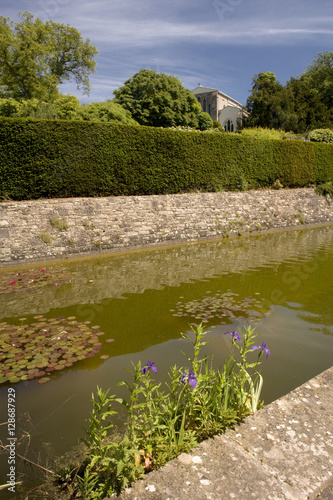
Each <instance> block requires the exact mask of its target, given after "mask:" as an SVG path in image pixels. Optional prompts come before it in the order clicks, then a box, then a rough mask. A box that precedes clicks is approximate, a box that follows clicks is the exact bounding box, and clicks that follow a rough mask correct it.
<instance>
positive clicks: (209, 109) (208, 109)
mask: <svg viewBox="0 0 333 500" xmlns="http://www.w3.org/2000/svg"><path fill="white" fill-rule="evenodd" d="M208 113H209V114H210V104H208Z"/></svg>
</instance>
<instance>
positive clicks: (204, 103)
mask: <svg viewBox="0 0 333 500" xmlns="http://www.w3.org/2000/svg"><path fill="white" fill-rule="evenodd" d="M202 109H203V111H206V99H204V100H203V103H202Z"/></svg>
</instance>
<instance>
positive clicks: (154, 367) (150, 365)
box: [142, 361, 157, 374]
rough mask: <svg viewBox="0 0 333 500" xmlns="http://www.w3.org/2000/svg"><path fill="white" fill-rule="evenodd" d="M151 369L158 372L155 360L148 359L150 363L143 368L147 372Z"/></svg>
mask: <svg viewBox="0 0 333 500" xmlns="http://www.w3.org/2000/svg"><path fill="white" fill-rule="evenodd" d="M150 369H152V370H153V372H155V373H157V368H156V366H155V362H154V361H148V363H147V364H146V365H145V366H144V367H143V368H142V373H143V374H145V373H147V372H148V371H149V370H150Z"/></svg>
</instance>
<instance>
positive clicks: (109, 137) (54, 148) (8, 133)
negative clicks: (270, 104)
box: [0, 118, 333, 200]
mask: <svg viewBox="0 0 333 500" xmlns="http://www.w3.org/2000/svg"><path fill="white" fill-rule="evenodd" d="M211 130H212V131H213V130H217V129H211ZM211 130H208V131H207V133H202V132H199V131H196V132H194V131H178V130H168V129H162V128H154V127H143V126H141V127H139V126H135V125H125V124H111V123H96V122H89V121H76V120H70V121H69V120H62V121H61V120H58V121H56V120H32V119H16V118H1V119H0V178H1V183H0V199H8V198H10V199H13V200H23V199H37V198H68V197H82V196H120V195H123V196H133V195H150V194H167V193H179V192H189V191H193V190H204V191H207V190H208V191H209V190H210V189H211V188H212V186H213V187H214V186H217V184H218V186H217V187H214V190H216V189H218V190H225V191H230V190H238V189H244V188H245V187H246V188H248V187H251V188H252V189H256V188H267V187H271V186H272V185H273V184H274V182H275V181H276V180H277V179H280V181H281V183H282V185H283V186H284V187H285V188H288V187H304V186H308V185H311V184H318V183H324V182H327V181H328V180H329V179H332V178H333V148H332V146H331V145H330V144H320V143H311V142H303V141H302V142H301V141H282V140H268V139H257V138H251V137H246V136H243V135H242V134H221V133H209V132H210V131H211ZM216 180H218V182H217V184H216Z"/></svg>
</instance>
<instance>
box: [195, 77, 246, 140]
mask: <svg viewBox="0 0 333 500" xmlns="http://www.w3.org/2000/svg"><path fill="white" fill-rule="evenodd" d="M192 93H193V94H194V95H195V97H196V98H197V100H198V101H199V103H200V104H201V109H202V111H205V112H206V113H208V114H209V115H210V116H211V118H212V120H214V121H218V122H220V123H221V125H222V127H223V128H224V129H225V131H226V132H236V130H237V128H238V126H239V125H240V123H241V122H242V120H243V118H244V117H245V116H247V112H246V110H245V109H244V107H243V106H242V105H241V104H240V103H239V102H238V101H236V100H235V99H233V98H232V97H229V96H228V95H226V94H223V92H221V91H220V90H217V89H211V88H208V87H202V86H201V85H200V84H199V86H198V87H196V88H195V89H194V90H192Z"/></svg>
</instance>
